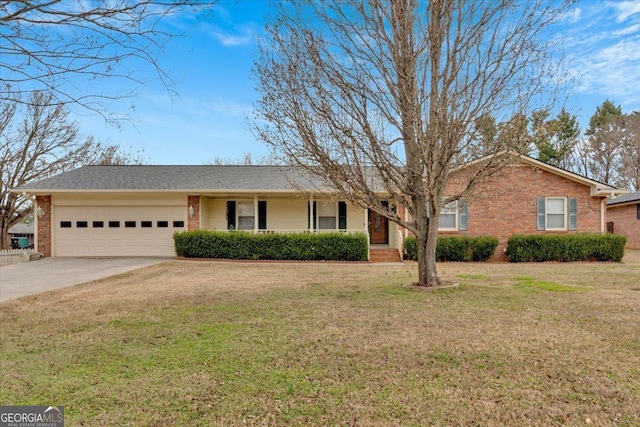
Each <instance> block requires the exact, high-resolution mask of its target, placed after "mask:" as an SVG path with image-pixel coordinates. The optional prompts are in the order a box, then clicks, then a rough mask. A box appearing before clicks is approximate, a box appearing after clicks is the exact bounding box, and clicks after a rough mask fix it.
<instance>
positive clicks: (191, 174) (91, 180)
mask: <svg viewBox="0 0 640 427" xmlns="http://www.w3.org/2000/svg"><path fill="white" fill-rule="evenodd" d="M317 181H318V179H317V178H316V179H312V178H311V177H310V176H309V175H307V174H304V173H303V172H302V171H300V170H299V169H294V168H291V167H286V166H232V165H223V166H218V165H216V166H211V165H209V166H155V165H128V166H84V167H81V168H78V169H74V170H71V171H68V172H65V173H62V174H60V175H56V176H53V177H50V178H46V179H43V180H41V181H37V182H33V183H29V184H26V185H23V186H21V187H18V188H16V189H15V190H17V191H27V192H29V191H43V190H62V191H65V190H73V191H81V190H89V191H100V190H122V191H127V190H149V191H153V190H161V191H167V190H175V191H179V190H185V191H190V190H210V191H224V190H273V191H282V190H292V191H293V190H296V189H299V188H300V187H302V188H304V189H309V190H317V188H314V187H316V186H314V185H313V184H312V182H317ZM294 183H295V184H296V185H294Z"/></svg>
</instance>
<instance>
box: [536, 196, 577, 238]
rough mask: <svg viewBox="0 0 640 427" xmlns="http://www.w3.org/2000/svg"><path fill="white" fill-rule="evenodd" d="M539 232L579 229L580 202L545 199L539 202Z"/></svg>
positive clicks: (571, 199) (556, 198)
mask: <svg viewBox="0 0 640 427" xmlns="http://www.w3.org/2000/svg"><path fill="white" fill-rule="evenodd" d="M537 212H538V215H537V217H538V219H537V222H538V227H537V228H538V230H546V231H565V230H569V231H575V230H577V228H578V200H577V199H573V198H568V197H558V196H552V197H544V198H539V199H538V200H537Z"/></svg>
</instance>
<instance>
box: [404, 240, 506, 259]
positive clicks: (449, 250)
mask: <svg viewBox="0 0 640 427" xmlns="http://www.w3.org/2000/svg"><path fill="white" fill-rule="evenodd" d="M497 246H498V239H496V238H495V237H484V236H483V237H468V236H461V237H458V236H453V237H438V243H437V245H436V260H437V261H466V262H470V261H487V260H488V259H489V258H491V256H492V255H493V253H494V252H495V250H496V247H497ZM404 251H405V253H406V255H407V259H409V260H413V261H415V260H416V259H418V248H417V245H416V238H415V237H413V236H411V237H407V238H406V239H405V241H404Z"/></svg>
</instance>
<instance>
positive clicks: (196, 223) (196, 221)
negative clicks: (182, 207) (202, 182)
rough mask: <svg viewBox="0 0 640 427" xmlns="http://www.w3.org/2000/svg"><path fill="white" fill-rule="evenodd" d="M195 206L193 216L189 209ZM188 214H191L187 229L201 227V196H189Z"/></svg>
mask: <svg viewBox="0 0 640 427" xmlns="http://www.w3.org/2000/svg"><path fill="white" fill-rule="evenodd" d="M191 208H193V212H194V213H193V216H191V215H189V209H191ZM187 215H189V221H188V228H187V230H189V231H192V230H199V229H200V196H192V195H190V196H187Z"/></svg>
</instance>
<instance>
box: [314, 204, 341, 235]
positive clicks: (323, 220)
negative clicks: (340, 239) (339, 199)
mask: <svg viewBox="0 0 640 427" xmlns="http://www.w3.org/2000/svg"><path fill="white" fill-rule="evenodd" d="M317 209H318V228H319V229H320V230H335V229H336V217H337V216H336V204H335V203H330V202H319V203H318V205H317Z"/></svg>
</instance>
